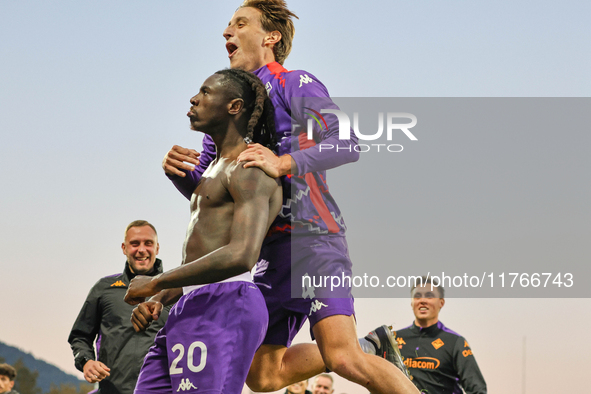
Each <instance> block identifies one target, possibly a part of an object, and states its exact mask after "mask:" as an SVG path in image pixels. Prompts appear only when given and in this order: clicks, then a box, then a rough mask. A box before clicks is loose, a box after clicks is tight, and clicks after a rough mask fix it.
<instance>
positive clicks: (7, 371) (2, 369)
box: [0, 364, 16, 382]
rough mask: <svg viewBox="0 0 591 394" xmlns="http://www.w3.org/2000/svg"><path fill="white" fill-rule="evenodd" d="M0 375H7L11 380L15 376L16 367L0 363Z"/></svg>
mask: <svg viewBox="0 0 591 394" xmlns="http://www.w3.org/2000/svg"><path fill="white" fill-rule="evenodd" d="M0 375H2V376H8V379H10V381H11V382H12V381H14V378H16V369H14V368H13V367H12V366H11V365H8V364H0Z"/></svg>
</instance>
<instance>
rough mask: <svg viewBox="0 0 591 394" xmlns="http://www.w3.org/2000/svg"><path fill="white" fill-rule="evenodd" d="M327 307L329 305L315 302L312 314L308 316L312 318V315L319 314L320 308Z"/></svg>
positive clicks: (311, 308)
mask: <svg viewBox="0 0 591 394" xmlns="http://www.w3.org/2000/svg"><path fill="white" fill-rule="evenodd" d="M323 306H324V307H327V306H328V305H325V304H323V303H322V302H320V301H318V300H315V301H314V302H313V303H312V306H311V307H310V314H309V315H308V316H312V313H314V312H318V311H319V310H320V308H322V307H323Z"/></svg>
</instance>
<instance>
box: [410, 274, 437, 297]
mask: <svg viewBox="0 0 591 394" xmlns="http://www.w3.org/2000/svg"><path fill="white" fill-rule="evenodd" d="M417 283H418V284H419V285H420V286H425V285H426V284H427V283H428V284H430V285H431V287H435V288H436V289H437V291H438V292H439V298H445V289H444V288H443V286H441V285H439V286H433V282H432V281H431V276H427V275H423V276H421V278H420V281H417V280H415V285H414V286H413V287H412V289H410V293H411V294H412V291H413V290H414V289H415V288H416V287H417Z"/></svg>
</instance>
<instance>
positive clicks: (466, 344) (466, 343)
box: [464, 339, 470, 347]
mask: <svg viewBox="0 0 591 394" xmlns="http://www.w3.org/2000/svg"><path fill="white" fill-rule="evenodd" d="M464 347H470V345H468V341H466V340H465V339H464Z"/></svg>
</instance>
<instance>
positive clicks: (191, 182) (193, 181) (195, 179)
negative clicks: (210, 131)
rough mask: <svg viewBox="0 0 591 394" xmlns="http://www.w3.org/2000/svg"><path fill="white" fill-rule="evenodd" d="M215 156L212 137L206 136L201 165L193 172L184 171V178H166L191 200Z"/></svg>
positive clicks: (174, 176)
mask: <svg viewBox="0 0 591 394" xmlns="http://www.w3.org/2000/svg"><path fill="white" fill-rule="evenodd" d="M215 155H216V149H215V143H214V142H213V140H212V139H211V137H210V136H208V135H206V136H205V137H203V151H201V156H199V165H198V166H196V167H195V169H194V170H193V171H185V170H182V171H183V172H184V173H185V174H186V176H185V177H184V178H183V177H180V176H177V175H168V174H167V175H166V176H167V177H168V179H170V180H171V181H172V183H173V185H174V186H175V187H176V188H177V189H178V191H179V192H181V194H182V195H183V196H185V197H186V198H187V199H188V200H190V199H191V195H193V192H194V191H195V188H197V184H198V183H199V180H200V179H201V175H203V173H204V172H205V170H206V169H207V167H208V166H209V163H211V162H212V161H213V159H215Z"/></svg>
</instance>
